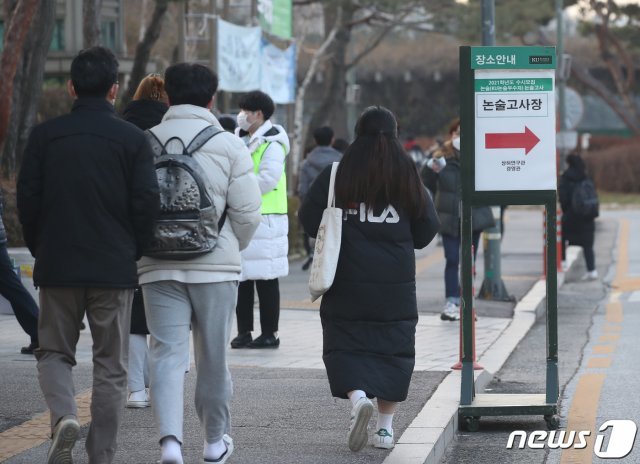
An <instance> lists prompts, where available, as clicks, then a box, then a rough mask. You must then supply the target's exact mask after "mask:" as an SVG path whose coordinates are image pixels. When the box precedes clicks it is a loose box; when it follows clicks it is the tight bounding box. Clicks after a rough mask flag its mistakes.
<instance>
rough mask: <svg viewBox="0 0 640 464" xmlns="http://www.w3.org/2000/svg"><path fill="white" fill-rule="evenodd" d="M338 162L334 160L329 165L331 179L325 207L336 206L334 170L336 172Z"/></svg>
mask: <svg viewBox="0 0 640 464" xmlns="http://www.w3.org/2000/svg"><path fill="white" fill-rule="evenodd" d="M339 164H340V163H338V162H334V163H333V164H332V165H331V180H330V181H329V196H328V197H327V208H332V207H335V206H336V198H335V194H336V172H338V165H339Z"/></svg>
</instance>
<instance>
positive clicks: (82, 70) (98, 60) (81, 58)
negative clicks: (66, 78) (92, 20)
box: [71, 47, 118, 97]
mask: <svg viewBox="0 0 640 464" xmlns="http://www.w3.org/2000/svg"><path fill="white" fill-rule="evenodd" d="M71 82H72V83H73V89H74V90H75V92H76V95H77V96H78V97H106V96H107V93H109V90H110V89H111V86H113V84H116V83H117V82H118V60H117V59H116V57H115V55H114V54H113V53H112V52H111V50H109V49H108V48H104V47H91V48H87V49H84V50H81V51H80V53H78V54H77V55H76V57H75V58H74V59H73V61H72V62H71Z"/></svg>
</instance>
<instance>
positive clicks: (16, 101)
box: [2, 0, 56, 175]
mask: <svg viewBox="0 0 640 464" xmlns="http://www.w3.org/2000/svg"><path fill="white" fill-rule="evenodd" d="M55 6H56V2H55V0H41V2H40V8H39V9H38V14H37V15H36V17H35V18H34V20H33V22H32V23H31V27H30V28H29V33H28V34H27V39H26V40H25V44H24V50H23V56H22V59H21V63H20V66H18V69H17V71H16V76H15V78H14V82H13V99H12V105H11V108H12V109H11V116H10V121H9V130H8V131H7V136H6V139H5V144H4V148H3V153H2V164H3V166H2V168H3V170H4V173H5V175H11V174H13V173H15V172H16V171H17V168H18V167H19V166H20V164H21V158H22V152H23V151H24V146H25V144H26V141H27V137H28V136H29V132H30V131H31V128H32V127H33V126H34V123H35V118H36V109H37V106H38V102H39V100H40V96H41V95H42V83H43V80H44V66H45V62H46V59H47V54H48V52H49V47H50V45H51V39H52V36H53V26H54V23H55ZM25 76H29V78H28V79H27V78H25Z"/></svg>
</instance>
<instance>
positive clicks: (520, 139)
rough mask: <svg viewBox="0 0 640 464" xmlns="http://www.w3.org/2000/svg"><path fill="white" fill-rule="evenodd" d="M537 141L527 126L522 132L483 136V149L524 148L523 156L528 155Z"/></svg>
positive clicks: (536, 137)
mask: <svg viewBox="0 0 640 464" xmlns="http://www.w3.org/2000/svg"><path fill="white" fill-rule="evenodd" d="M539 141H540V139H539V138H538V136H537V135H536V134H534V133H533V132H531V130H530V129H529V128H528V127H527V126H524V132H505V133H497V134H484V147H485V148H524V154H525V155H528V154H529V152H530V151H531V150H532V149H533V147H535V146H536V145H537V144H538V142H539Z"/></svg>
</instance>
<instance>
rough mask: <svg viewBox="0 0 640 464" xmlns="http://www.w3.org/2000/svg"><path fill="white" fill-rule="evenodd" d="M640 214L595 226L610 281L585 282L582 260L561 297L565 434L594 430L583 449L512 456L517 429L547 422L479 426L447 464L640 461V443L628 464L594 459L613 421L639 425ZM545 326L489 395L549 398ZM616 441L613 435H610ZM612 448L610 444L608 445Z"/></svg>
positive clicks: (526, 419)
mask: <svg viewBox="0 0 640 464" xmlns="http://www.w3.org/2000/svg"><path fill="white" fill-rule="evenodd" d="M638 233H640V212H638V211H624V212H606V213H604V214H603V216H602V217H601V218H600V220H599V221H598V223H597V238H596V256H597V259H596V262H597V268H598V271H599V273H600V275H601V276H604V279H603V280H604V282H601V281H597V282H582V281H580V280H579V277H580V276H581V275H582V274H583V273H584V272H585V268H584V263H583V261H582V260H580V261H579V262H578V263H577V265H576V266H575V267H574V269H572V272H571V274H570V275H568V276H567V282H566V283H565V285H564V286H563V287H562V289H561V290H560V292H559V295H558V301H559V328H560V329H559V371H560V382H561V384H562V386H561V399H560V416H561V424H560V429H559V431H564V432H565V433H570V432H571V431H576V432H578V431H582V430H585V431H589V432H590V436H589V437H588V439H587V443H588V445H587V447H586V448H585V449H583V450H577V449H567V450H564V451H563V450H551V449H549V447H548V446H545V447H544V448H542V449H530V448H529V447H528V446H527V447H525V448H524V449H507V448H506V445H507V442H508V439H509V435H510V433H511V432H512V431H514V430H523V431H525V432H527V434H529V433H531V432H533V431H537V430H539V431H546V430H547V428H546V423H545V422H544V420H542V418H541V417H536V416H512V417H508V416H506V417H499V418H490V417H486V418H483V419H481V421H480V431H479V432H476V433H469V432H458V433H457V435H456V439H455V440H454V442H453V443H452V444H451V445H450V446H449V447H448V449H447V451H446V455H445V457H444V459H443V462H444V463H446V464H454V463H455V464H458V463H471V462H473V463H510V462H526V463H532V464H534V463H562V464H564V463H575V464H582V463H584V464H586V463H591V462H621V463H638V462H640V439H639V438H636V442H635V448H634V449H633V451H632V452H631V453H630V454H629V455H628V456H626V457H625V458H623V459H619V460H604V459H598V458H597V457H596V456H595V455H594V452H593V446H594V438H595V435H596V433H597V429H598V427H599V426H600V425H601V424H603V423H604V422H605V421H607V420H610V419H626V420H632V421H634V422H635V423H636V424H638V425H640V396H639V395H638V394H637V392H638V391H640V376H638V369H639V368H640V361H639V360H640V345H639V344H638V343H637V339H638V337H637V333H638V327H640V278H639V276H640V244H639V243H638V241H637V240H635V239H634V237H636V236H637V235H638ZM545 346H546V344H545V324H544V320H540V321H538V323H537V324H536V325H535V326H534V328H533V329H532V330H531V331H530V332H529V334H528V335H527V336H526V337H525V338H524V339H523V341H522V342H521V343H520V344H519V345H518V347H517V349H516V350H515V351H514V352H513V353H512V355H511V357H510V358H509V360H508V361H507V363H506V364H505V366H504V367H503V368H502V369H501V370H500V371H499V372H498V374H497V375H496V376H495V378H494V381H493V382H492V383H490V384H489V386H488V387H487V389H488V391H490V392H495V393H498V392H508V393H543V392H545V388H546V385H545V375H544V366H545V359H544V355H545ZM604 435H605V436H607V437H609V436H610V430H609V431H608V432H606V433H604ZM605 443H608V438H607V440H606V441H605Z"/></svg>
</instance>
